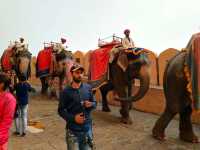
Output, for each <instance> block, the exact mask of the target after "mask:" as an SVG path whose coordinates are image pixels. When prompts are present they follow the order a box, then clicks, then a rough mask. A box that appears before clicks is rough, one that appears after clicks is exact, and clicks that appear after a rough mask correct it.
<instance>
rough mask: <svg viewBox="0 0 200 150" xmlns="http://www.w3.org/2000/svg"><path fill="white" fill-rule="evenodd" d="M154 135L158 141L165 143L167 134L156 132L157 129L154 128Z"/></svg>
mask: <svg viewBox="0 0 200 150" xmlns="http://www.w3.org/2000/svg"><path fill="white" fill-rule="evenodd" d="M152 135H153V137H154V138H155V139H156V140H159V141H165V140H166V139H165V133H164V132H159V131H156V129H155V127H154V128H153V131H152Z"/></svg>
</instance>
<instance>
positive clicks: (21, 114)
mask: <svg viewBox="0 0 200 150" xmlns="http://www.w3.org/2000/svg"><path fill="white" fill-rule="evenodd" d="M17 111H18V117H16V118H15V127H16V132H18V133H20V134H23V133H26V129H27V114H28V113H27V111H28V105H19V106H18V109H17Z"/></svg>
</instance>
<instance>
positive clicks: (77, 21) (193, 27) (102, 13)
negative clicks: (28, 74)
mask: <svg viewBox="0 0 200 150" xmlns="http://www.w3.org/2000/svg"><path fill="white" fill-rule="evenodd" d="M199 6H200V1H199V0H0V49H1V52H0V54H2V52H3V50H4V49H5V48H6V47H7V46H8V44H9V41H10V40H17V39H18V37H21V36H22V37H24V38H25V40H26V42H27V43H28V44H29V48H30V51H32V53H33V54H34V55H36V54H37V53H38V51H39V50H40V49H42V48H43V42H44V41H59V39H60V37H65V38H66V39H67V41H68V47H69V49H71V50H73V51H75V50H82V51H85V52H86V51H88V50H92V49H96V48H97V42H98V38H99V37H100V38H103V37H107V36H109V35H112V34H113V33H115V34H116V35H118V36H122V37H123V30H124V29H125V28H129V29H130V30H131V36H132V38H133V40H134V41H135V44H136V46H139V47H145V48H148V49H150V50H152V51H154V52H155V53H157V54H159V53H160V52H162V51H163V50H165V49H167V48H170V47H172V48H177V49H180V48H182V47H185V45H186V44H187V42H188V40H189V38H190V36H191V34H193V33H195V32H200V9H199Z"/></svg>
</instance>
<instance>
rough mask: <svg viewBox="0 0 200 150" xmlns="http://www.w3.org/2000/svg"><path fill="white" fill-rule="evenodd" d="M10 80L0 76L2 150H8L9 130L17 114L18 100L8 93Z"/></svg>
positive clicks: (0, 147) (3, 75) (0, 140)
mask: <svg viewBox="0 0 200 150" xmlns="http://www.w3.org/2000/svg"><path fill="white" fill-rule="evenodd" d="M9 84H10V82H9V79H8V77H6V75H5V74H2V73H1V74H0V150H7V149H8V148H7V145H8V137H9V129H10V127H11V124H12V121H13V116H14V113H15V107H16V99H15V98H14V96H13V95H12V94H11V93H10V92H7V91H6V90H7V88H8V87H9Z"/></svg>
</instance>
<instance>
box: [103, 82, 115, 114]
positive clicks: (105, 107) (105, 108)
mask: <svg viewBox="0 0 200 150" xmlns="http://www.w3.org/2000/svg"><path fill="white" fill-rule="evenodd" d="M110 90H112V86H111V85H109V84H106V85H103V86H102V87H101V88H100V91H101V95H102V111H104V112H110V111H111V110H110V108H109V106H108V100H107V94H108V92H109V91H110Z"/></svg>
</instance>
